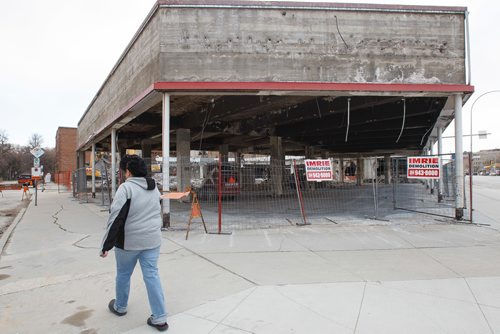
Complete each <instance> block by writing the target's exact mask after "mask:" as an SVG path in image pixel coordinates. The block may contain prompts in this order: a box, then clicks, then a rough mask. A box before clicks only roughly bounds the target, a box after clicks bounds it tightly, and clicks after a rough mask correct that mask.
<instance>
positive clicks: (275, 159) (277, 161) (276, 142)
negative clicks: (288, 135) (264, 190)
mask: <svg viewBox="0 0 500 334" xmlns="http://www.w3.org/2000/svg"><path fill="white" fill-rule="evenodd" d="M270 144H271V181H272V190H273V195H274V196H279V197H280V196H283V193H284V192H283V166H284V156H283V145H282V142H281V137H278V136H271V138H270ZM297 180H300V178H299V175H297Z"/></svg>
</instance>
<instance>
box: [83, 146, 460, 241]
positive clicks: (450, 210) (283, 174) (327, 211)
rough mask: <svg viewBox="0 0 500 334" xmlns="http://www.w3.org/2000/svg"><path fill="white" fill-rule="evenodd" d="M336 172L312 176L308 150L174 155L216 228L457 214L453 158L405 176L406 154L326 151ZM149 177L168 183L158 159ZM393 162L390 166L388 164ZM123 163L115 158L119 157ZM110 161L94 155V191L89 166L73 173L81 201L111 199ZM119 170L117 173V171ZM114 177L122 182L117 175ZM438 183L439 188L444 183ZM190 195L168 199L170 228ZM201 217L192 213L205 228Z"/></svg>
mask: <svg viewBox="0 0 500 334" xmlns="http://www.w3.org/2000/svg"><path fill="white" fill-rule="evenodd" d="M326 159H328V160H329V161H330V163H331V166H332V176H333V177H332V179H331V180H329V181H322V182H312V181H308V180H307V178H306V168H305V163H304V162H305V159H304V158H303V157H296V158H289V159H286V160H281V161H277V160H273V161H271V159H269V158H268V157H267V158H266V157H262V158H247V159H238V160H236V159H232V160H229V161H219V160H218V159H211V158H199V157H197V158H190V159H185V160H178V159H175V158H170V161H169V165H170V173H169V174H170V179H169V189H170V191H180V192H181V191H185V190H186V189H188V188H189V189H192V190H193V191H194V193H196V196H197V198H198V200H199V203H200V207H201V213H202V215H203V219H204V221H205V223H206V224H207V227H208V229H209V230H211V231H212V232H215V231H221V229H222V230H229V231H230V230H235V229H249V228H268V227H277V226H289V225H294V226H295V225H307V224H337V223H339V222H345V221H353V220H359V219H376V220H390V219H391V216H393V215H397V216H398V217H401V215H402V213H404V212H412V211H417V212H421V213H426V214H433V215H436V216H444V217H450V218H454V216H455V202H454V201H455V191H456V185H455V184H454V180H455V177H454V175H455V174H454V161H453V157H452V156H451V155H447V156H442V161H443V168H442V171H443V175H442V177H441V179H440V181H439V182H442V184H441V185H439V182H437V181H431V180H415V179H408V178H407V177H406V157H393V158H391V159H384V157H380V156H374V157H363V158H362V159H357V158H356V159H339V158H326ZM146 163H147V164H148V167H150V170H151V177H152V178H153V179H155V180H156V182H157V184H158V187H159V189H160V190H161V189H163V184H162V183H163V174H162V161H161V159H146ZM388 164H390V165H388ZM117 166H118V163H117ZM112 174H113V173H112V171H111V168H110V164H109V162H107V161H105V160H100V161H98V162H96V177H95V180H96V181H95V192H94V195H95V197H94V196H92V195H93V194H92V182H91V170H90V171H89V168H87V169H80V170H77V171H75V172H74V173H73V178H74V191H75V197H77V198H78V199H79V200H80V201H81V202H93V203H97V204H100V205H103V206H109V205H110V201H111V177H110V176H111V175H112ZM114 174H115V175H116V176H117V179H119V178H120V177H121V176H120V173H119V172H118V171H115V172H114ZM117 184H119V182H118V181H117ZM440 189H441V190H440ZM191 206H192V198H191V197H185V198H183V199H181V200H170V228H172V229H185V228H186V224H187V222H188V220H189V217H190V214H191ZM198 221H199V222H200V223H201V218H195V219H194V220H193V224H194V225H193V227H194V228H202V225H201V224H197V222H198Z"/></svg>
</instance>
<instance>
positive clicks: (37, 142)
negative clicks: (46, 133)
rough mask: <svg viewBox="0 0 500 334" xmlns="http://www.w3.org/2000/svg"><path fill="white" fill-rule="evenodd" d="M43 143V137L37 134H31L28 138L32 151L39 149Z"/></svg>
mask: <svg viewBox="0 0 500 334" xmlns="http://www.w3.org/2000/svg"><path fill="white" fill-rule="evenodd" d="M42 143H43V137H42V135H40V134H38V133H33V134H32V135H31V137H30V140H29V144H28V145H29V147H30V149H34V148H35V147H41V146H42Z"/></svg>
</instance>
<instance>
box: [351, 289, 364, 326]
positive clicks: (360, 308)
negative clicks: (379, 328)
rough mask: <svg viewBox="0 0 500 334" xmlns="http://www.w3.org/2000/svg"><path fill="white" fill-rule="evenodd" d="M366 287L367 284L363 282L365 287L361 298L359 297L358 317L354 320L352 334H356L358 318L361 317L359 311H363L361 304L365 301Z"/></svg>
mask: <svg viewBox="0 0 500 334" xmlns="http://www.w3.org/2000/svg"><path fill="white" fill-rule="evenodd" d="M366 286H367V282H365V286H364V287H363V297H361V303H359V311H358V317H357V318H356V326H354V332H353V334H356V331H357V330H358V324H359V318H360V317H361V311H362V310H363V303H364V301H365V293H366Z"/></svg>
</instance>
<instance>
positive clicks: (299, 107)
mask: <svg viewBox="0 0 500 334" xmlns="http://www.w3.org/2000/svg"><path fill="white" fill-rule="evenodd" d="M446 101H447V98H446V97H406V98H404V97H400V96H350V97H345V96H334V97H332V96H276V95H260V96H259V95H178V96H175V95H174V96H172V97H171V104H170V115H171V117H170V128H171V150H172V151H175V145H176V142H175V139H176V138H175V130H176V129H190V131H191V149H192V150H206V151H218V150H219V148H220V146H221V145H228V148H229V151H230V152H242V153H255V154H269V150H270V137H271V136H279V137H281V138H282V143H283V151H284V152H285V154H304V150H305V147H313V148H314V150H315V151H316V152H320V151H325V152H329V153H382V152H383V153H396V152H409V151H415V150H420V149H422V148H423V147H424V146H425V144H426V143H427V138H428V136H429V135H430V133H431V130H432V129H433V128H434V125H435V124H436V121H437V120H438V117H439V115H440V112H441V110H442V109H443V107H444V105H445V103H446ZM161 131H162V107H161V103H158V104H156V105H154V106H153V107H151V108H149V109H148V110H147V111H145V112H143V113H142V114H140V115H139V116H137V117H136V118H135V119H133V120H132V121H130V122H128V123H127V124H125V125H124V126H123V127H122V128H120V129H119V130H118V146H119V147H120V148H122V149H124V148H136V149H140V148H141V143H144V142H147V143H148V144H150V145H151V148H152V149H153V150H161V139H162V137H161V133H162V132H161ZM106 142H107V143H108V144H109V141H103V142H102V143H101V145H102V144H104V145H105V146H107V145H106Z"/></svg>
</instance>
